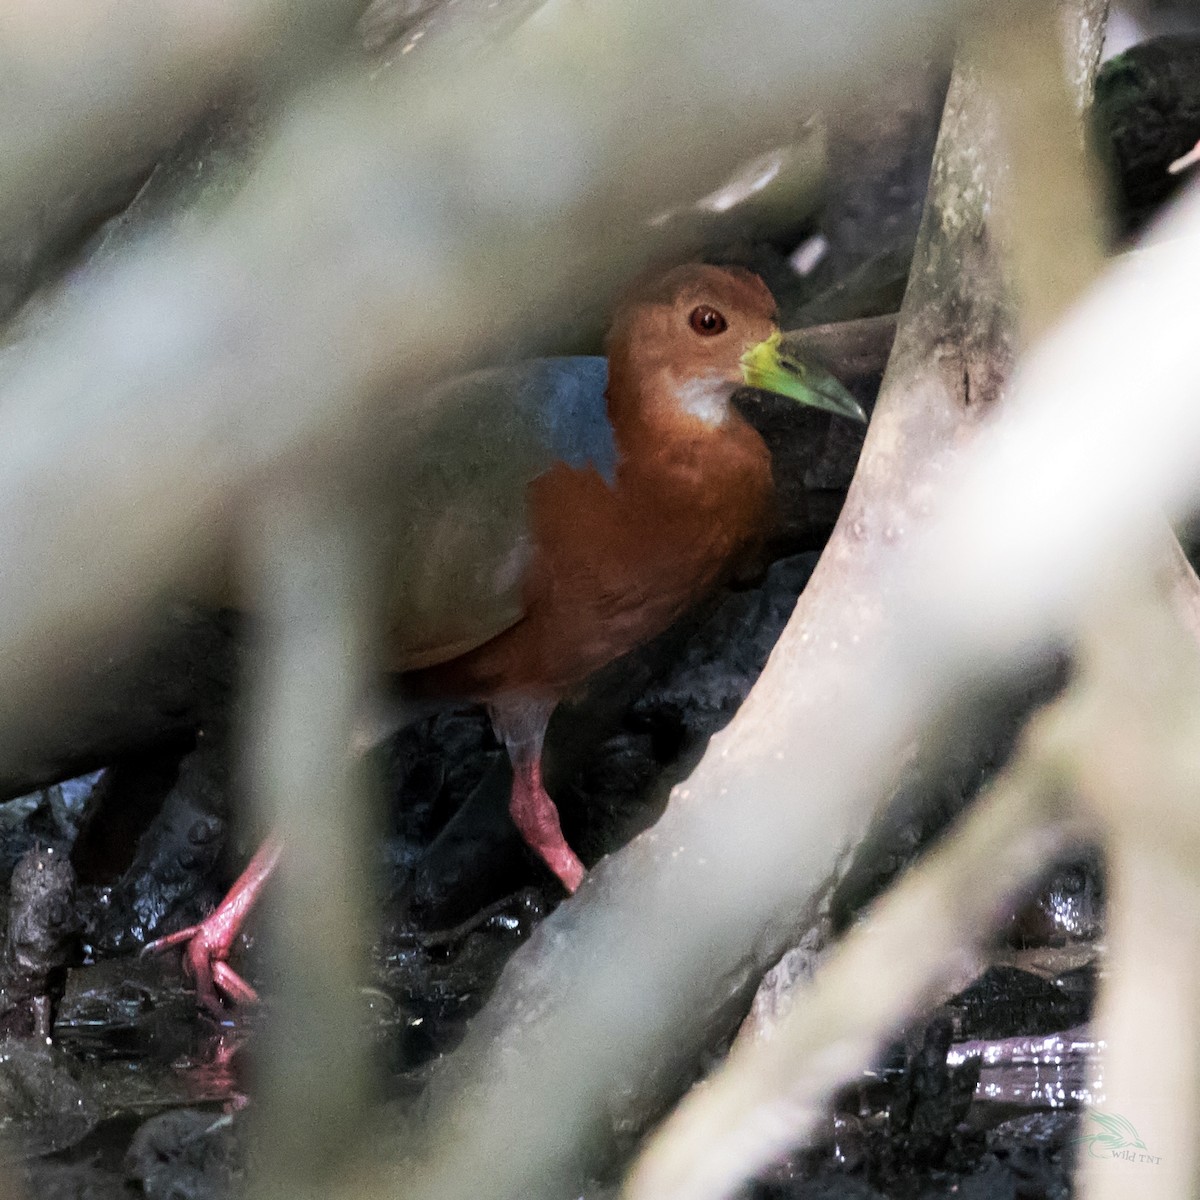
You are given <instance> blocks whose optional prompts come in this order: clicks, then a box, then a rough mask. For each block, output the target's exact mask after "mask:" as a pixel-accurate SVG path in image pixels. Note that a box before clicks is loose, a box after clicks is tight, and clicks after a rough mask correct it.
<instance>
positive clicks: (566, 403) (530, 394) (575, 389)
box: [487, 355, 617, 487]
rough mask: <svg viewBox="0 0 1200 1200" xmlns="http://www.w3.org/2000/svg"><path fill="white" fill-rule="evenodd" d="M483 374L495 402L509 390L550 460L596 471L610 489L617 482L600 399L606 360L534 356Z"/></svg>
mask: <svg viewBox="0 0 1200 1200" xmlns="http://www.w3.org/2000/svg"><path fill="white" fill-rule="evenodd" d="M487 374H488V375H490V376H491V377H492V379H493V380H494V382H495V386H496V390H497V393H498V394H497V400H498V401H499V402H503V399H504V396H503V393H504V392H508V393H509V394H510V395H511V396H512V398H513V400H514V401H515V402H516V403H517V404H518V405H519V406H520V407H521V408H522V409H524V410H525V412H527V413H528V414H529V415H530V417H531V418H532V419H533V421H534V422H535V425H536V427H537V429H538V430H539V432H540V433H541V434H542V435H543V437H544V438H545V446H546V448H547V449H548V450H549V451H550V454H551V455H552V456H553V458H554V459H557V460H561V461H562V462H565V463H566V464H567V466H569V467H574V468H575V469H576V470H583V469H584V468H586V467H589V466H591V467H595V468H596V470H597V471H598V472H599V473H600V475H601V477H602V478H603V479H604V481H605V482H606V483H607V484H608V485H609V487H612V486H614V485H615V484H616V481H617V443H616V440H615V438H614V437H613V429H612V426H611V425H610V424H609V421H608V412H607V409H606V405H605V400H604V389H605V388H606V387H607V386H608V360H607V359H605V358H599V357H585V356H583V355H579V356H576V357H573V358H535V359H532V360H530V361H529V362H523V363H517V364H515V365H514V366H511V367H496V368H494V369H493V370H492V371H489V372H487Z"/></svg>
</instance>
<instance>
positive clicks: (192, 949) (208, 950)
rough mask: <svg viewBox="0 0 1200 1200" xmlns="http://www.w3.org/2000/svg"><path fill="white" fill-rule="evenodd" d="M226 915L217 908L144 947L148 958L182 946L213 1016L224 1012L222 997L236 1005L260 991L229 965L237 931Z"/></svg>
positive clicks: (187, 971) (193, 978)
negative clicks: (197, 921) (230, 925)
mask: <svg viewBox="0 0 1200 1200" xmlns="http://www.w3.org/2000/svg"><path fill="white" fill-rule="evenodd" d="M223 915H224V914H223V913H222V912H221V911H220V910H219V909H218V911H217V912H215V913H213V914H212V915H211V916H209V917H207V918H205V920H203V921H201V922H200V923H199V924H198V925H189V926H188V927H187V928H186V929H181V930H179V931H178V932H177V933H170V934H167V936H166V937H161V938H158V939H157V940H156V941H153V942H150V943H148V944H147V945H146V946H145V947H143V949H142V957H143V958H145V957H147V956H148V955H151V954H161V953H162V952H163V951H164V950H170V949H172V948H173V947H175V946H183V947H184V951H183V969H184V973H185V974H186V975H187V977H188V978H189V979H190V980H191V981H192V982H193V983H194V984H195V985H196V999H197V1000H198V1001H199V1003H200V1004H201V1006H202V1007H204V1008H205V1009H207V1010H208V1011H209V1012H210V1013H212V1014H213V1015H214V1016H222V1015H223V1014H224V1011H225V1005H224V1003H223V1002H222V997H224V999H225V1000H226V1001H228V1002H229V1003H230V1004H232V1005H234V1006H237V1005H245V1004H255V1003H257V1002H258V993H257V992H256V991H255V990H254V988H253V987H251V986H250V984H248V983H247V982H246V981H245V980H244V979H243V978H242V977H241V976H240V975H239V974H238V973H237V972H236V971H235V970H234V969H233V968H232V967H231V966H230V965H229V962H228V958H229V954H230V951H231V950H232V949H233V943H234V940H235V939H236V937H237V930H236V929H231V928H230V927H229V922H228V921H227V920H224V919H223Z"/></svg>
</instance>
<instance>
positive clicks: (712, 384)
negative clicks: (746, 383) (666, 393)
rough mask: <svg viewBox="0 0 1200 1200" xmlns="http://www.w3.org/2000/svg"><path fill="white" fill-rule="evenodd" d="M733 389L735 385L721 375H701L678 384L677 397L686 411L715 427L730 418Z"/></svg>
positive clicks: (676, 388) (680, 405)
mask: <svg viewBox="0 0 1200 1200" xmlns="http://www.w3.org/2000/svg"><path fill="white" fill-rule="evenodd" d="M733 391H734V388H733V385H732V384H731V383H730V382H729V381H728V380H727V379H722V378H721V377H720V375H701V376H699V377H698V378H696V379H688V380H686V381H685V382H684V383H681V384H678V385H676V387H675V398H676V400H678V401H679V407H680V408H681V409H682V410H683V411H684V412H685V413H687V414H688V415H689V416H692V417H695V418H696V419H697V420H698V421H703V422H704V424H705V425H709V426H711V427H713V428H715V427H716V426H718V425H724V424H725V422H726V421H727V420H728V419H729V398H730V396H732V395H733Z"/></svg>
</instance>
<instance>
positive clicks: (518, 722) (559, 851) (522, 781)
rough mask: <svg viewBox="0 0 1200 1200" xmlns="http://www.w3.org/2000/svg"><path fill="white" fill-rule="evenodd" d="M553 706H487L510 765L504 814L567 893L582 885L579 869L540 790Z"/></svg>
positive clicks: (551, 803) (520, 703)
mask: <svg viewBox="0 0 1200 1200" xmlns="http://www.w3.org/2000/svg"><path fill="white" fill-rule="evenodd" d="M556 703H557V701H551V700H542V701H538V700H513V701H505V702H503V703H493V704H489V705H488V713H489V715H490V716H491V718H492V728H493V729H495V731H496V734H497V736H498V737H499V738H500V739H501V741H503V742H504V745H505V748H506V749H507V750H508V757H509V761H510V762H511V763H512V769H513V783H512V798H511V799H510V800H509V805H508V811H509V812H510V813H511V814H512V819H513V822H514V823H515V824H516V826H517V828H518V829H519V830H520V831H521V836H522V837H523V838H524V839H525V841H526V843H527V844H528V846H529V848H530V849H531V850H533V852H534V853H535V854H536V855H537V856H538V857H539V858H540V859H541V860H542V861H543V862H544V863H545V864H546V866H548V867H549V868H550V870H551V871H553V872H554V874H555V875H557V876H558V878H559V880H560V881H561V883H562V885H563V887H565V888H566V889H567V891H568V892H572V893H573V892H574V891H575V889H576V888H578V887H579V884H580V883H581V882H582V880H583V863H582V862H580V861H579V856H578V855H577V854H576V853H575V851H574V850H572V849H571V847H570V846H568V845H567V840H566V838H564V837H563V832H562V825H561V824H560V822H559V819H558V809H557V808H556V807H555V805H554V801H553V800H551V799H550V797H549V795H548V794H547V793H546V789H545V787H544V786H543V785H542V744H543V742H544V741H545V737H546V725H547V724H548V723H549V721H550V714H551V713H552V712H553V711H554V706H555V704H556Z"/></svg>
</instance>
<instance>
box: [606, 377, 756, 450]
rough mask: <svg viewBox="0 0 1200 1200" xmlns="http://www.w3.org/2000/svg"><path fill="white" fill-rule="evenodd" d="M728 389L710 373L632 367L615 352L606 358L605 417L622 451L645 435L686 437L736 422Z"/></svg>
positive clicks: (730, 390)
mask: <svg viewBox="0 0 1200 1200" xmlns="http://www.w3.org/2000/svg"><path fill="white" fill-rule="evenodd" d="M733 392H734V385H733V384H732V383H730V382H729V381H727V380H724V379H722V378H721V377H720V376H719V375H717V374H715V373H711V374H700V375H695V376H688V375H682V376H681V375H680V374H679V373H678V372H676V371H673V370H672V369H671V367H670V366H669V365H666V364H664V365H662V366H659V367H657V368H656V369H652V370H646V369H645V368H644V367H643V368H641V369H638V370H635V369H634V368H633V366H632V364H630V363H628V362H626V361H624V360H623V359H622V358H621V356H620V355H616V356H612V357H610V358H609V364H608V419H609V420H610V421H611V422H612V427H613V430H614V432H615V433H616V435H617V441H618V443H619V444H621V446H622V449H623V450H624V451H625V452H626V453H628V451H629V444H630V443H631V442H634V441H639V440H641V439H643V438H646V437H648V436H653V437H659V438H672V437H681V436H686V437H687V438H688V439H689V440H690V439H693V438H697V437H704V436H706V435H708V434H715V433H719V432H721V431H723V430H725V429H726V428H727V427H728V426H729V424H730V423H731V422H734V421H737V420H738V416H737V413H736V411H735V410H734V409H733V408H732V407H731V405H730V403H729V401H730V398H731V397H732V395H733Z"/></svg>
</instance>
